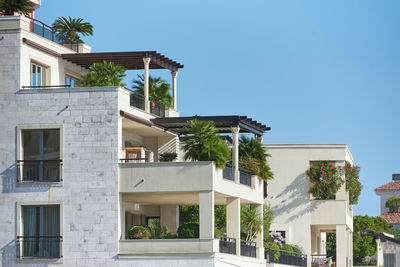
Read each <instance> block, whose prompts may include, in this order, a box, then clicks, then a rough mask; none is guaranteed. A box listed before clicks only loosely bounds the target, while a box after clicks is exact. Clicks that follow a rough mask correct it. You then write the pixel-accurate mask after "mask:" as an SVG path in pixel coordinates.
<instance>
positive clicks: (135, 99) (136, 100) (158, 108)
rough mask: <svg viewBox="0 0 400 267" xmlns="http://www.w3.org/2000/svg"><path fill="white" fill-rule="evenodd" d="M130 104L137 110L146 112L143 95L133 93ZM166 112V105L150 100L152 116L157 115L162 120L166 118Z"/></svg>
mask: <svg viewBox="0 0 400 267" xmlns="http://www.w3.org/2000/svg"><path fill="white" fill-rule="evenodd" d="M130 104H131V106H132V107H135V108H138V109H141V110H145V101H144V96H143V95H140V94H137V93H131V96H130ZM165 111H166V107H165V105H164V104H162V103H159V102H157V101H155V100H151V99H150V113H151V114H153V115H156V116H157V117H160V118H164V117H165Z"/></svg>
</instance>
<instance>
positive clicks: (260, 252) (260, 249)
mask: <svg viewBox="0 0 400 267" xmlns="http://www.w3.org/2000/svg"><path fill="white" fill-rule="evenodd" d="M252 206H253V207H255V208H256V209H257V212H258V214H259V215H260V217H261V219H263V215H264V214H263V213H264V211H263V205H262V204H259V205H252ZM263 234H264V227H263V225H261V232H260V233H259V234H258V235H257V236H256V238H255V240H254V241H256V246H257V252H256V257H257V259H264V238H263V236H264V235H263Z"/></svg>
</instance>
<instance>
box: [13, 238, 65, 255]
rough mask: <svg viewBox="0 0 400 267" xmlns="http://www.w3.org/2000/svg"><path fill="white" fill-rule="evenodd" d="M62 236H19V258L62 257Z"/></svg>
mask: <svg viewBox="0 0 400 267" xmlns="http://www.w3.org/2000/svg"><path fill="white" fill-rule="evenodd" d="M62 242H63V238H62V236H18V237H17V258H18V259H23V258H40V259H58V258H62V256H63V255H62Z"/></svg>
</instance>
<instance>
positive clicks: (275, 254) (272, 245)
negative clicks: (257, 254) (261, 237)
mask: <svg viewBox="0 0 400 267" xmlns="http://www.w3.org/2000/svg"><path fill="white" fill-rule="evenodd" d="M264 248H265V251H268V248H272V249H281V248H280V247H279V245H278V244H276V243H272V242H265V243H264ZM270 255H271V256H272V257H274V260H275V261H278V260H279V258H280V257H281V253H280V252H279V251H274V250H271V252H270Z"/></svg>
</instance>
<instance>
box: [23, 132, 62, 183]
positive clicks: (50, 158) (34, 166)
mask: <svg viewBox="0 0 400 267" xmlns="http://www.w3.org/2000/svg"><path fill="white" fill-rule="evenodd" d="M20 136H21V151H20V160H18V167H19V171H18V182H60V181H61V180H62V179H61V166H62V160H61V153H60V129H22V130H21V132H20Z"/></svg>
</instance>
